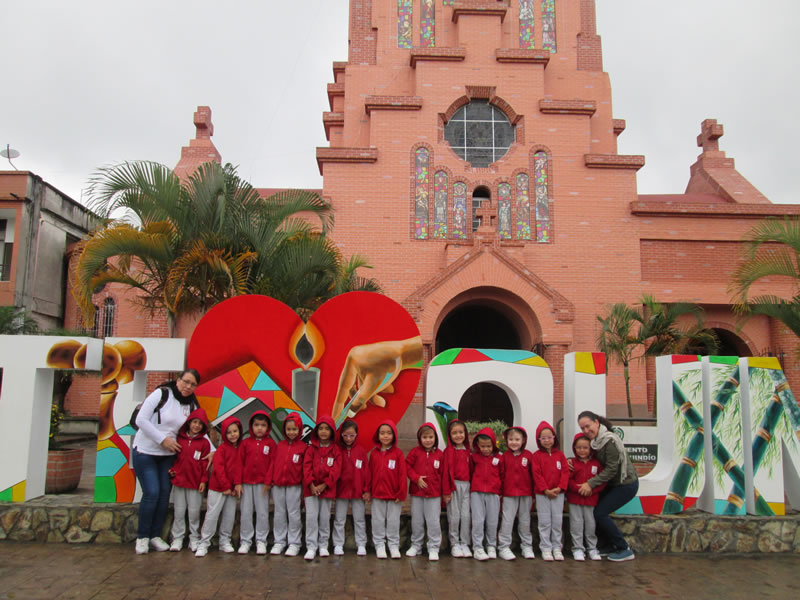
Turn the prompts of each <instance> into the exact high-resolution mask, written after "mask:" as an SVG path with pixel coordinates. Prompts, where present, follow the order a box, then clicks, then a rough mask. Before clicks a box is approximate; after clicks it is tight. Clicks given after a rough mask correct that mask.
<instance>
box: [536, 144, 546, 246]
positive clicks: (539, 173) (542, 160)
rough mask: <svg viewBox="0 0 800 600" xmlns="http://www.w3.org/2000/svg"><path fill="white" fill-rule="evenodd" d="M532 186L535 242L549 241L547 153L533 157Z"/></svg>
mask: <svg viewBox="0 0 800 600" xmlns="http://www.w3.org/2000/svg"><path fill="white" fill-rule="evenodd" d="M533 184H534V191H533V194H534V199H535V206H536V241H537V242H549V241H550V204H549V200H548V189H547V153H546V152H543V151H541V150H540V151H539V152H537V153H536V154H534V155H533Z"/></svg>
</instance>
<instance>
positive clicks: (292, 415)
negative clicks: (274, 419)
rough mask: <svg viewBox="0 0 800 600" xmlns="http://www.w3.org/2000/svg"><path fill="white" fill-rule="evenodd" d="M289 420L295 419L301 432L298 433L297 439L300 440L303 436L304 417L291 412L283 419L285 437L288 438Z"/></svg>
mask: <svg viewBox="0 0 800 600" xmlns="http://www.w3.org/2000/svg"><path fill="white" fill-rule="evenodd" d="M289 421H293V422H294V424H295V425H297V428H298V429H299V430H300V433H298V434H297V437H296V438H295V439H297V440H299V439H302V437H303V418H302V417H301V416H300V415H299V414H298V413H296V412H290V413H289V414H288V415H286V418H285V419H284V420H283V437H284V438H286V439H287V440H288V439H289V438H287V437H286V423H287V422H289Z"/></svg>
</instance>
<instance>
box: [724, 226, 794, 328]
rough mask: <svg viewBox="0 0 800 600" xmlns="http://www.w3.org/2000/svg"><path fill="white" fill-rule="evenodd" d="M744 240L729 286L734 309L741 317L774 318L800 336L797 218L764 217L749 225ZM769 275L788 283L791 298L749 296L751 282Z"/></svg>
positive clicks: (754, 282) (753, 282)
mask: <svg viewBox="0 0 800 600" xmlns="http://www.w3.org/2000/svg"><path fill="white" fill-rule="evenodd" d="M745 241H746V242H747V244H746V246H745V253H744V257H743V258H742V260H741V262H740V263H739V264H738V266H737V267H736V270H735V271H734V273H733V276H732V278H731V285H730V287H729V290H730V292H731V294H732V295H733V298H734V302H735V305H734V306H735V308H736V310H737V311H739V312H740V313H742V314H743V315H745V316H750V315H766V316H768V317H772V318H773V319H777V320H779V321H781V322H782V323H783V324H784V325H786V326H787V327H788V328H789V329H791V330H792V331H793V332H794V333H795V335H797V336H800V289H799V288H800V285H799V284H800V219H798V218H788V217H787V218H784V219H782V220H779V219H768V220H766V221H763V222H761V223H759V224H758V225H756V226H755V227H753V229H751V230H750V231H749V232H748V234H747V237H746V238H745ZM773 277H778V278H788V279H789V280H790V281H791V282H792V284H793V288H794V292H793V296H792V297H791V298H781V297H779V296H776V295H773V294H765V295H761V296H755V297H752V298H751V297H750V288H751V287H752V286H753V285H754V284H756V283H757V282H760V281H764V280H767V278H773Z"/></svg>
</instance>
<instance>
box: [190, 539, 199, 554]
mask: <svg viewBox="0 0 800 600" xmlns="http://www.w3.org/2000/svg"><path fill="white" fill-rule="evenodd" d="M199 545H200V542H197V541H195V540H189V551H191V552H197V546H199Z"/></svg>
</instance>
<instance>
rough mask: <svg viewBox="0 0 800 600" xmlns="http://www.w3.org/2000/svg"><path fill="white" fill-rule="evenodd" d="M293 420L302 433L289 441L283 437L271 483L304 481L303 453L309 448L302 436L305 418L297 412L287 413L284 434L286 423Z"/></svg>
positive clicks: (298, 482) (284, 428) (287, 483)
mask: <svg viewBox="0 0 800 600" xmlns="http://www.w3.org/2000/svg"><path fill="white" fill-rule="evenodd" d="M288 421H293V422H294V424H295V425H297V428H298V429H299V430H300V433H299V434H297V437H296V438H294V439H293V440H291V441H289V440H288V439H283V440H281V441H280V443H279V444H278V447H277V448H275V458H274V459H273V461H274V462H273V463H272V480H271V481H267V483H269V484H270V485H280V486H284V487H287V486H290V485H301V484H302V483H303V455H304V454H305V452H306V449H307V448H308V444H306V443H305V442H304V441H303V440H302V439H300V436H301V435H302V433H303V419H301V418H300V415H299V414H297V413H296V412H290V413H289V414H288V415H286V420H285V421H284V422H283V434H284V436H285V435H286V423H287V422H288Z"/></svg>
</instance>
